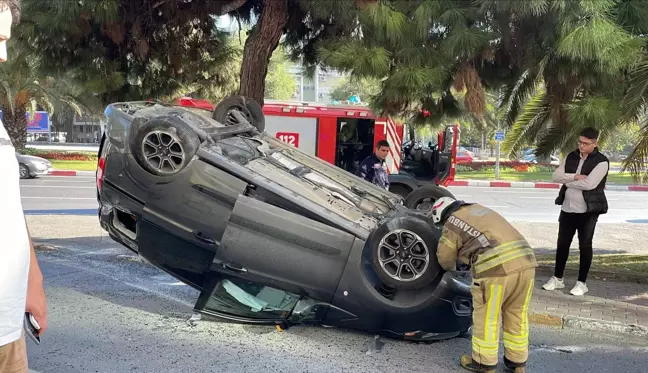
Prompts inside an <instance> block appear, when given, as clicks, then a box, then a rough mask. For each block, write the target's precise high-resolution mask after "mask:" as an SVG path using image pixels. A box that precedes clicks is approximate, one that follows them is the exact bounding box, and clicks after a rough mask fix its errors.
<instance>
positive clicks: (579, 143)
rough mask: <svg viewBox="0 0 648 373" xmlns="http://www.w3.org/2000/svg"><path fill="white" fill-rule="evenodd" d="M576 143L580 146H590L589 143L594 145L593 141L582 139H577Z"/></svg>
mask: <svg viewBox="0 0 648 373" xmlns="http://www.w3.org/2000/svg"><path fill="white" fill-rule="evenodd" d="M578 145H579V146H580V145H583V146H591V145H594V143H593V142H584V141H580V140H578Z"/></svg>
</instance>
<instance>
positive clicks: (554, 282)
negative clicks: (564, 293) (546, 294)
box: [542, 276, 565, 290]
mask: <svg viewBox="0 0 648 373" xmlns="http://www.w3.org/2000/svg"><path fill="white" fill-rule="evenodd" d="M564 287H565V282H564V281H563V280H562V279H561V278H558V277H556V276H552V277H551V278H550V279H549V281H547V283H546V284H544V285H542V288H543V289H545V290H556V289H562V288H564Z"/></svg>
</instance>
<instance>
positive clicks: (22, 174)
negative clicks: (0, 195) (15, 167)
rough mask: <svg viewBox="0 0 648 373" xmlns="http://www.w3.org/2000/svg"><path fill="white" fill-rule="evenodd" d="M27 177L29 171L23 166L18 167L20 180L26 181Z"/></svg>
mask: <svg viewBox="0 0 648 373" xmlns="http://www.w3.org/2000/svg"><path fill="white" fill-rule="evenodd" d="M28 177H29V169H28V168H27V166H25V165H24V164H21V165H20V178H21V179H26V178H28Z"/></svg>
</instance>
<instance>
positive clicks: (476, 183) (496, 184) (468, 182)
mask: <svg viewBox="0 0 648 373" xmlns="http://www.w3.org/2000/svg"><path fill="white" fill-rule="evenodd" d="M450 186H468V187H483V188H527V189H528V188H531V189H560V186H561V184H556V183H552V182H542V181H539V182H528V181H499V180H472V179H461V180H453V181H451V182H450ZM605 189H606V190H618V191H631V192H648V185H619V184H610V183H608V184H607V185H606V186H605Z"/></svg>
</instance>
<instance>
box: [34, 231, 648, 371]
mask: <svg viewBox="0 0 648 373" xmlns="http://www.w3.org/2000/svg"><path fill="white" fill-rule="evenodd" d="M59 245H61V246H63V247H68V248H65V249H61V250H56V251H44V252H39V254H38V255H39V262H40V263H41V267H42V269H43V272H44V276H45V282H46V293H47V296H48V301H49V311H50V329H49V331H48V332H47V334H46V335H45V336H44V337H43V339H42V342H41V344H40V345H35V344H34V343H32V342H31V341H29V342H28V354H29V359H30V368H31V369H33V370H35V371H38V372H41V373H86V372H96V373H103V372H106V373H112V372H137V373H148V372H151V373H167V372H168V373H176V372H228V373H238V372H241V373H243V372H245V373H248V372H264V373H266V372H268V373H270V372H284V373H292V372H322V373H324V372H367V373H373V372H388V373H399V372H403V373H416V372H425V373H453V372H456V373H459V372H463V370H462V369H461V368H459V367H458V366H457V362H458V358H459V355H460V354H461V353H465V352H468V351H469V350H470V341H469V340H468V339H463V338H462V339H453V340H448V341H443V342H437V343H433V344H412V343H406V342H402V341H395V340H389V339H387V340H384V339H383V342H385V345H384V346H383V348H382V350H381V351H380V352H373V353H368V352H369V347H368V346H369V342H370V341H371V340H372V339H373V336H371V335H367V334H363V333H358V332H353V331H349V330H338V329H333V328H323V327H293V328H290V329H288V330H286V331H283V332H277V331H276V330H275V329H273V328H272V327H259V326H243V325H236V324H225V323H218V322H214V321H207V320H200V321H197V322H195V323H192V322H189V321H188V320H189V317H190V316H191V315H192V308H191V307H192V305H193V303H194V301H195V299H196V296H197V293H196V291H194V290H192V289H190V288H189V287H187V286H185V285H182V284H181V283H179V282H177V281H176V280H174V279H173V278H171V277H169V276H168V275H166V274H164V273H162V272H161V271H159V270H157V269H155V268H153V267H151V266H149V265H147V264H145V263H142V262H139V261H138V260H136V259H135V258H134V257H133V256H132V254H131V253H130V252H129V251H127V250H126V249H123V248H120V247H116V246H112V247H106V246H104V247H103V248H101V249H97V247H90V246H88V247H84V246H79V245H69V246H66V245H65V242H59ZM530 342H531V348H530V357H529V368H530V369H529V371H531V372H538V373H540V372H547V373H549V372H551V373H553V372H587V371H591V372H615V371H618V372H626V373H634V372H637V373H639V372H645V371H646V368H645V362H646V360H645V358H646V356H648V347H646V342H645V339H635V338H633V337H627V336H615V335H602V334H596V333H592V332H589V331H588V332H580V331H566V330H557V329H549V328H543V327H532V330H531V336H530ZM500 352H501V351H500ZM500 371H502V370H501V368H500Z"/></svg>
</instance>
